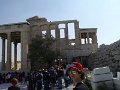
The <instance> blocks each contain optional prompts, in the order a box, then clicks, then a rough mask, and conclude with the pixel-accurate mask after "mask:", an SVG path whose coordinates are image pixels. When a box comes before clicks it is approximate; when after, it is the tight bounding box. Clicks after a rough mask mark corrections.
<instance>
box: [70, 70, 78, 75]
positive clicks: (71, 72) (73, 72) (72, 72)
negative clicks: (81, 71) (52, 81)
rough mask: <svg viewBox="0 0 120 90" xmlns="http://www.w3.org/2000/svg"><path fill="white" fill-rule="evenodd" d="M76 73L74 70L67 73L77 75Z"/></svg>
mask: <svg viewBox="0 0 120 90" xmlns="http://www.w3.org/2000/svg"><path fill="white" fill-rule="evenodd" d="M77 73H78V71H76V70H70V71H69V74H77Z"/></svg>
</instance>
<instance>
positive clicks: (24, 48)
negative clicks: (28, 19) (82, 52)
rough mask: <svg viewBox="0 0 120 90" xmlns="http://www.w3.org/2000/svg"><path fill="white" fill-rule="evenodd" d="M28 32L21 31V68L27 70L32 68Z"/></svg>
mask: <svg viewBox="0 0 120 90" xmlns="http://www.w3.org/2000/svg"><path fill="white" fill-rule="evenodd" d="M27 54H28V32H27V31H22V32H21V70H22V71H27V70H29V69H30V68H29V67H28V66H29V65H28V59H27Z"/></svg>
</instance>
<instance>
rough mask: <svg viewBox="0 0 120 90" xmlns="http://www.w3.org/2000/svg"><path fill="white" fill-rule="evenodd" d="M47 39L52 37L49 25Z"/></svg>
mask: <svg viewBox="0 0 120 90" xmlns="http://www.w3.org/2000/svg"><path fill="white" fill-rule="evenodd" d="M47 37H49V38H50V37H51V30H50V26H49V25H47Z"/></svg>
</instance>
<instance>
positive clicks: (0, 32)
mask: <svg viewBox="0 0 120 90" xmlns="http://www.w3.org/2000/svg"><path fill="white" fill-rule="evenodd" d="M26 21H27V22H21V23H13V24H4V25H0V37H1V39H2V49H1V50H2V60H1V61H2V65H1V66H2V67H1V69H2V70H3V71H4V70H6V71H8V70H11V52H12V47H11V42H12V43H13V44H14V68H15V69H17V44H18V43H20V44H21V70H29V69H30V62H29V60H28V58H27V54H28V48H29V47H28V45H29V44H30V42H31V39H32V38H34V37H35V36H36V35H42V34H43V33H44V34H45V33H46V35H47V36H48V37H51V35H52V34H53V33H54V35H53V36H54V37H55V38H56V42H55V44H54V45H53V49H55V50H60V52H61V53H62V54H63V56H64V58H66V60H67V61H70V60H72V59H73V58H76V57H79V58H80V62H82V63H83V64H86V63H87V61H86V60H87V57H88V55H89V54H90V53H92V52H95V51H96V50H97V48H98V43H97V35H96V33H97V28H79V21H77V20H65V21H53V22H51V21H50V22H48V21H47V19H46V18H39V17H38V16H34V17H32V18H29V19H27V20H26ZM71 23H72V24H73V27H74V33H73V36H74V38H70V35H69V32H70V27H69V24H71ZM61 26H62V27H61ZM61 31H63V32H64V33H63V35H62V36H63V37H62V38H61ZM6 42H7V43H6ZM5 46H7V47H5ZM6 51H7V52H6ZM5 54H7V55H5ZM5 56H7V57H5Z"/></svg>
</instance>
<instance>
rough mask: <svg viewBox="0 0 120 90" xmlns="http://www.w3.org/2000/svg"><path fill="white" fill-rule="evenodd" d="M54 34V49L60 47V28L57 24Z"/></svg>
mask: <svg viewBox="0 0 120 90" xmlns="http://www.w3.org/2000/svg"><path fill="white" fill-rule="evenodd" d="M55 36H56V49H57V50H59V49H60V29H59V28H58V25H56V29H55Z"/></svg>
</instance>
